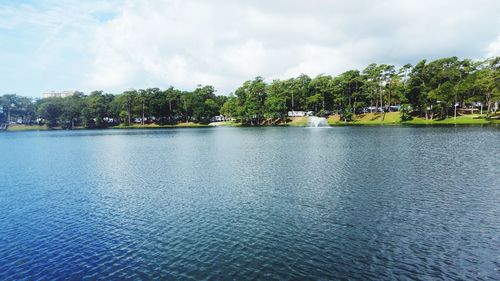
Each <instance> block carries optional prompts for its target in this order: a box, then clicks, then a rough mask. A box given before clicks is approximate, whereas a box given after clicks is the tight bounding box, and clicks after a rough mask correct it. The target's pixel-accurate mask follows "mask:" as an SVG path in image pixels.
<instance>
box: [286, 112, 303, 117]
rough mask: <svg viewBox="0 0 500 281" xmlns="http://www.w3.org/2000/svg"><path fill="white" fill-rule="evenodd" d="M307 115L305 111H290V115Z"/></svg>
mask: <svg viewBox="0 0 500 281" xmlns="http://www.w3.org/2000/svg"><path fill="white" fill-rule="evenodd" d="M304 116H306V112H305V111H288V117H304Z"/></svg>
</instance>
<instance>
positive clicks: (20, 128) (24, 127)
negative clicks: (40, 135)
mask: <svg viewBox="0 0 500 281" xmlns="http://www.w3.org/2000/svg"><path fill="white" fill-rule="evenodd" d="M46 130H50V129H49V128H48V127H47V126H40V125H10V126H9V128H7V131H11V132H19V131H46Z"/></svg>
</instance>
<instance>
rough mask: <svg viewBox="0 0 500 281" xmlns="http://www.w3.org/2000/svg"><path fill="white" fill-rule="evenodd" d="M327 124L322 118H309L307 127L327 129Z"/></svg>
mask: <svg viewBox="0 0 500 281" xmlns="http://www.w3.org/2000/svg"><path fill="white" fill-rule="evenodd" d="M327 126H328V123H327V122H326V118H324V117H316V116H309V127H315V128H318V127H327Z"/></svg>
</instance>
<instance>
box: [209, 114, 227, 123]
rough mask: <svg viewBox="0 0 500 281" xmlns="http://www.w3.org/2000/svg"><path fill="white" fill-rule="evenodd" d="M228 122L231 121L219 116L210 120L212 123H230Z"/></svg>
mask: <svg viewBox="0 0 500 281" xmlns="http://www.w3.org/2000/svg"><path fill="white" fill-rule="evenodd" d="M228 120H229V118H227V117H226V116H224V115H217V116H214V117H212V118H210V122H224V121H228Z"/></svg>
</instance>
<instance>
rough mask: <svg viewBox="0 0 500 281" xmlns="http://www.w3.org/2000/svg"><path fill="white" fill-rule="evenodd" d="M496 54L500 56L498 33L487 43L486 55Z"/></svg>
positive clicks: (492, 55) (493, 55)
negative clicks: (495, 37)
mask: <svg viewBox="0 0 500 281" xmlns="http://www.w3.org/2000/svg"><path fill="white" fill-rule="evenodd" d="M496 56H500V35H499V36H498V37H497V39H496V40H495V41H494V42H491V43H490V44H489V45H488V54H487V57H496Z"/></svg>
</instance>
